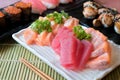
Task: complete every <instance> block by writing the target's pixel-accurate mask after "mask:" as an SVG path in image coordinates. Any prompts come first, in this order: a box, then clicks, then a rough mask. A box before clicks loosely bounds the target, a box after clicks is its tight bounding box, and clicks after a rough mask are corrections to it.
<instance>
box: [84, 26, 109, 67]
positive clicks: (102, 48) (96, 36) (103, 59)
mask: <svg viewBox="0 0 120 80" xmlns="http://www.w3.org/2000/svg"><path fill="white" fill-rule="evenodd" d="M85 31H86V32H87V33H89V34H91V35H92V39H91V43H92V44H93V47H94V50H93V52H92V54H91V57H90V60H89V62H88V64H87V67H90V68H93V69H94V68H95V69H104V68H107V67H108V65H109V64H110V61H111V47H110V45H109V42H108V40H107V37H106V36H104V35H103V34H102V33H100V32H99V31H97V30H94V29H93V28H87V29H86V30H85Z"/></svg>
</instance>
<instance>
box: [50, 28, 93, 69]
mask: <svg viewBox="0 0 120 80" xmlns="http://www.w3.org/2000/svg"><path fill="white" fill-rule="evenodd" d="M52 48H53V49H54V51H55V52H56V53H57V54H58V55H59V56H60V63H61V65H62V66H63V67H65V68H67V69H71V70H78V69H80V70H82V69H83V68H84V67H85V65H86V63H87V62H88V60H89V58H90V55H91V52H92V50H93V46H92V44H91V43H90V42H89V41H87V40H82V41H80V40H79V39H77V38H76V37H75V36H74V33H73V32H72V31H71V30H69V29H68V28H65V27H62V28H61V29H59V31H58V33H57V35H56V36H55V38H54V39H53V41H52Z"/></svg>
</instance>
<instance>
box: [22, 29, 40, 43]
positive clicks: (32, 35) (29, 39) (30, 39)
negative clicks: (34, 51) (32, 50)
mask: <svg viewBox="0 0 120 80" xmlns="http://www.w3.org/2000/svg"><path fill="white" fill-rule="evenodd" d="M37 35H38V33H37V32H34V31H33V30H32V29H30V28H26V29H25V31H24V33H23V37H24V39H25V42H26V43H27V44H32V43H34V41H35V39H36V38H37Z"/></svg>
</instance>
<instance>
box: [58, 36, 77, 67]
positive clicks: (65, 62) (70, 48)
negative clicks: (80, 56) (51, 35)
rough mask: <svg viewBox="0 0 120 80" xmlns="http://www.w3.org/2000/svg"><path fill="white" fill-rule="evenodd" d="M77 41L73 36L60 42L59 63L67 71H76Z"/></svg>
mask: <svg viewBox="0 0 120 80" xmlns="http://www.w3.org/2000/svg"><path fill="white" fill-rule="evenodd" d="M76 51H77V40H76V38H75V37H74V36H68V38H66V39H63V40H61V51H60V63H61V65H62V66H64V67H65V68H67V69H76V67H77V66H76V63H77V60H76Z"/></svg>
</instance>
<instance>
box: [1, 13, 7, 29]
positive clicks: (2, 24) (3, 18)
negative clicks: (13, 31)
mask: <svg viewBox="0 0 120 80" xmlns="http://www.w3.org/2000/svg"><path fill="white" fill-rule="evenodd" d="M5 26H6V24H5V15H4V14H3V13H2V12H1V11H0V28H4V27H5Z"/></svg>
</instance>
